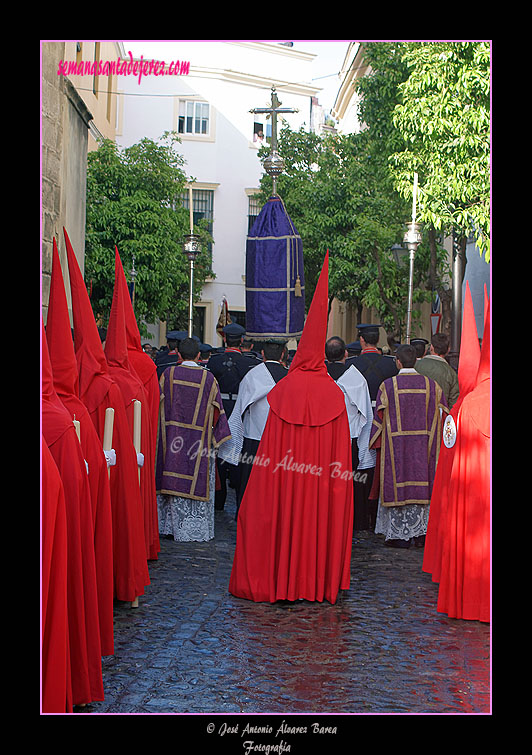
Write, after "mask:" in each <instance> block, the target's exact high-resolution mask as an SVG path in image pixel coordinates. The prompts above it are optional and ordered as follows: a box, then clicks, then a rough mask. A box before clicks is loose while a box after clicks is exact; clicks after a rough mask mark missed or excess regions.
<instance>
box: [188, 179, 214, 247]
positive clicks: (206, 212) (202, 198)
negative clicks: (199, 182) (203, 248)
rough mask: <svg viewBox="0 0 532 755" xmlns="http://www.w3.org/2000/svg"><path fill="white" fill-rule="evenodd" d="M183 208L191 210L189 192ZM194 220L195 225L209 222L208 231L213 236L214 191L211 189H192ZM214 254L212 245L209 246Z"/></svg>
mask: <svg viewBox="0 0 532 755" xmlns="http://www.w3.org/2000/svg"><path fill="white" fill-rule="evenodd" d="M183 207H185V209H187V210H188V209H189V195H188V191H187V192H185V193H184V194H183ZM192 219H193V221H194V225H196V223H199V221H200V220H206V221H207V230H208V231H209V233H210V234H211V236H212V229H213V220H214V191H212V190H209V189H192ZM208 249H209V252H212V244H209V246H208Z"/></svg>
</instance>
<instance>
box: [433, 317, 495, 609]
mask: <svg viewBox="0 0 532 755" xmlns="http://www.w3.org/2000/svg"><path fill="white" fill-rule="evenodd" d="M490 398H491V378H490V313H489V306H488V311H487V314H486V322H485V324H484V337H483V341H482V351H481V357H480V365H479V370H478V376H477V385H476V386H475V388H474V389H473V390H472V391H470V392H469V393H468V394H467V396H466V397H465V398H464V400H463V401H462V405H461V407H460V409H459V412H458V415H457V418H456V442H455V445H454V447H453V448H454V457H453V463H452V469H451V474H450V479H449V482H448V505H447V509H446V512H445V523H444V526H443V527H442V530H443V533H444V534H443V542H442V557H441V575H440V585H439V592H438V611H439V612H441V613H446V614H447V615H448V616H449V617H451V618H457V619H471V620H477V621H484V622H489V621H490V615H491V605H490V601H491V597H490V585H491V479H490V463H491V429H490Z"/></svg>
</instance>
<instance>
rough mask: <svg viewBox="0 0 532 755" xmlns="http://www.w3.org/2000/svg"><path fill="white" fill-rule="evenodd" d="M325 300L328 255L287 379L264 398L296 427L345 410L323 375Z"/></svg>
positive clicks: (341, 398) (338, 392)
mask: <svg viewBox="0 0 532 755" xmlns="http://www.w3.org/2000/svg"><path fill="white" fill-rule="evenodd" d="M328 296H329V251H328V250H327V253H326V255H325V260H324V262H323V267H322V270H321V273H320V277H319V280H318V283H317V285H316V290H315V291H314V296H313V298H312V303H311V305H310V309H309V313H308V316H307V319H306V321H305V326H304V328H303V334H302V336H301V340H300V342H299V345H298V347H297V351H296V354H295V356H294V359H293V360H292V364H291V365H290V370H289V372H288V375H287V376H286V377H285V378H283V379H282V380H281V381H279V383H277V385H276V386H275V387H274V388H272V390H271V391H270V393H269V394H268V403H269V404H270V408H271V409H272V411H273V412H275V414H277V415H278V416H279V417H281V419H283V420H285V421H286V422H290V423H291V424H296V425H324V424H325V423H326V422H330V421H331V420H333V419H334V418H335V417H337V416H338V415H339V414H340V413H341V412H342V411H344V410H345V400H344V395H343V393H342V390H341V389H340V388H338V386H337V385H336V383H335V382H334V380H333V379H332V378H331V376H330V375H329V374H328V372H327V368H326V366H325V341H326V339H327V310H328V304H329V300H328Z"/></svg>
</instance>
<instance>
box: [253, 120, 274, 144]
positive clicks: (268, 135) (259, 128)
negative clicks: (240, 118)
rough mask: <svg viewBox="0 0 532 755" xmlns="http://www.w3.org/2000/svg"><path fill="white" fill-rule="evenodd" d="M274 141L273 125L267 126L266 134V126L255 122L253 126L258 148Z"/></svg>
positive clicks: (254, 139)
mask: <svg viewBox="0 0 532 755" xmlns="http://www.w3.org/2000/svg"><path fill="white" fill-rule="evenodd" d="M271 140H272V124H271V123H267V124H266V132H264V124H263V123H259V122H258V121H255V122H254V124H253V141H254V143H255V144H257V146H259V147H262V145H263V144H270V143H271Z"/></svg>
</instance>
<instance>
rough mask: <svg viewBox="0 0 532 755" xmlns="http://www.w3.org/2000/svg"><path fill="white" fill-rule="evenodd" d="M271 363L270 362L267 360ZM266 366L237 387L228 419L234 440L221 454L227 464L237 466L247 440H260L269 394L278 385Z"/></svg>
mask: <svg viewBox="0 0 532 755" xmlns="http://www.w3.org/2000/svg"><path fill="white" fill-rule="evenodd" d="M268 361H271V360H268ZM275 384H276V383H275V380H274V379H273V378H272V376H271V374H270V372H269V370H268V368H267V367H266V364H265V363H264V362H263V363H262V364H258V365H257V366H256V367H253V368H252V369H251V370H249V372H247V373H246V374H245V375H244V377H243V378H242V380H241V381H240V385H239V387H238V396H237V399H236V402H235V405H234V407H233V411H232V412H231V416H230V417H229V429H230V431H231V438H230V439H229V440H227V441H226V442H225V443H224V444H223V445H222V446H221V447H220V450H219V451H218V455H219V457H220V458H221V459H224V461H227V462H229V463H230V464H234V465H237V464H238V461H239V457H240V453H241V451H242V445H243V443H244V438H250V439H251V440H260V439H261V438H262V433H263V432H264V428H265V427H266V420H267V419H268V414H269V412H270V405H269V403H268V399H267V396H268V393H269V392H270V391H271V389H272V388H273V387H274V385H275Z"/></svg>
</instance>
